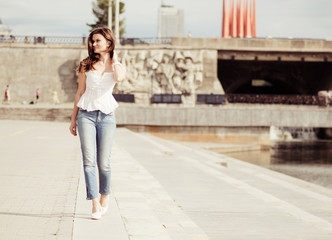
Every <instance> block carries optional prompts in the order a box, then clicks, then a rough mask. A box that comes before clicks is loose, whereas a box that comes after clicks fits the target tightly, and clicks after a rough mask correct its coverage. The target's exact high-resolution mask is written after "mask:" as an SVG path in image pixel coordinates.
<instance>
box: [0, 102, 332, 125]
mask: <svg viewBox="0 0 332 240" xmlns="http://www.w3.org/2000/svg"><path fill="white" fill-rule="evenodd" d="M71 113H72V107H71V105H70V106H66V107H60V106H59V107H50V106H44V107H42V106H40V107H37V106H31V107H30V106H3V107H0V119H17V120H47V121H67V122H68V123H69V122H70V117H71ZM116 118H117V124H118V125H121V126H130V125H132V126H159V127H168V126H172V127H184V128H190V127H191V128H195V127H209V128H217V127H240V128H241V127H243V128H245V127H270V126H281V127H321V128H331V127H332V121H331V119H332V108H325V107H324V108H323V107H318V106H283V105H246V104H229V105H223V106H199V107H193V108H191V107H181V106H167V105H163V104H160V105H158V106H137V105H136V106H135V105H130V104H121V105H120V107H119V108H118V109H117V110H116Z"/></svg>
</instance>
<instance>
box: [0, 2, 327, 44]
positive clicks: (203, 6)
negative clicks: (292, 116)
mask: <svg viewBox="0 0 332 240" xmlns="http://www.w3.org/2000/svg"><path fill="white" fill-rule="evenodd" d="M122 1H123V2H124V3H125V13H124V16H123V17H124V18H125V27H126V33H125V35H124V37H137V38H143V37H151V38H155V37H157V26H158V8H159V7H160V5H161V2H164V4H167V5H172V6H174V7H176V8H179V9H183V10H184V36H187V34H188V33H189V32H190V33H191V35H192V37H199V38H219V37H220V36H221V23H222V0H164V1H161V0H122ZM92 2H96V0H53V1H51V0H28V1H24V0H0V19H1V20H2V22H3V23H4V24H6V25H7V26H9V27H10V28H11V29H12V30H13V32H14V34H16V35H45V36H46V35H51V36H82V35H88V34H89V27H88V26H87V25H86V23H94V22H95V17H94V15H93V13H92ZM331 9H332V1H331V0H256V17H257V36H258V37H272V38H314V39H328V40H332V14H331Z"/></svg>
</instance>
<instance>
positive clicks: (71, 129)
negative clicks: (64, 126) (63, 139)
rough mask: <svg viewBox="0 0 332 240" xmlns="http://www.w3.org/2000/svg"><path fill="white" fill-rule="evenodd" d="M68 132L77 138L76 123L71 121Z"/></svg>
mask: <svg viewBox="0 0 332 240" xmlns="http://www.w3.org/2000/svg"><path fill="white" fill-rule="evenodd" d="M69 131H70V133H71V134H73V135H74V136H77V124H76V121H71V123H70V127H69Z"/></svg>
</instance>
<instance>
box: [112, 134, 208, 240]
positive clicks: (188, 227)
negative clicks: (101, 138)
mask: <svg viewBox="0 0 332 240" xmlns="http://www.w3.org/2000/svg"><path fill="white" fill-rule="evenodd" d="M144 139H145V137H144ZM149 142H150V141H149ZM115 147H116V148H117V149H118V150H120V151H119V152H121V157H120V156H118V157H117V158H116V159H117V160H116V161H117V164H120V165H121V164H125V165H126V162H130V165H129V166H130V167H131V168H135V169H138V172H137V173H135V174H137V175H139V176H137V177H135V176H132V174H131V175H130V176H131V178H130V177H129V178H128V179H127V181H126V182H128V185H129V186H133V185H136V190H134V189H133V190H131V191H130V193H131V194H133V195H135V196H138V195H140V196H141V198H140V202H142V204H143V203H144V202H146V203H147V204H148V205H147V206H148V208H146V209H145V210H144V209H141V211H140V212H139V213H138V216H136V217H135V216H133V213H131V214H129V213H128V211H125V210H126V208H128V207H133V206H132V204H129V205H126V204H125V203H124V202H123V201H124V198H123V197H121V191H123V189H121V190H119V191H120V192H117V190H116V188H115V189H114V196H115V198H116V199H117V202H122V204H119V208H120V213H121V215H122V217H123V218H124V219H127V221H125V225H126V229H127V231H128V232H129V234H133V235H139V232H135V231H136V229H135V226H136V225H135V222H131V221H130V219H135V218H136V219H139V218H140V217H142V216H141V214H142V211H146V213H147V216H148V212H151V211H152V212H153V213H154V215H155V216H150V217H149V219H151V220H150V221H153V222H156V224H157V225H156V226H159V227H161V229H163V232H164V230H166V232H167V233H168V234H169V236H170V239H173V237H174V236H178V235H181V236H182V239H188V240H189V239H195V236H196V237H198V236H199V239H201V240H208V239H210V238H209V237H208V236H207V235H206V234H205V233H204V231H203V230H202V229H201V228H200V227H199V226H198V225H196V223H195V222H193V221H192V220H191V219H190V218H189V217H188V216H187V214H186V213H184V211H183V210H182V209H180V208H179V207H178V206H177V204H176V203H175V202H174V201H173V199H172V198H171V196H170V195H169V194H168V193H167V192H166V191H165V190H164V188H163V187H162V185H161V184H160V183H159V181H158V180H157V179H156V178H154V177H153V176H152V175H151V173H150V172H149V171H148V170H147V169H146V168H145V167H143V166H142V165H141V164H140V163H139V162H138V161H137V160H136V159H135V158H134V157H133V156H132V155H131V154H130V153H129V152H128V151H126V150H124V149H123V148H122V147H120V146H117V144H115ZM119 152H118V153H119ZM117 166H118V167H119V165H117ZM126 166H128V165H126ZM126 170H127V169H122V170H121V171H125V172H124V173H121V172H120V170H119V171H116V170H115V171H116V174H117V175H121V174H128V173H126V172H127V171H126ZM114 185H116V183H114ZM143 185H144V186H145V187H144V188H141V186H143ZM126 195H127V196H128V193H126ZM122 196H123V195H122ZM127 198H128V197H127ZM136 199H137V197H136ZM131 201H132V200H131ZM121 205H122V206H121ZM142 206H143V205H142ZM147 220H148V219H147ZM161 229H160V230H161ZM168 234H167V235H168ZM161 236H163V237H166V235H163V234H162V235H161ZM158 239H159V238H158ZM176 239H177V238H176Z"/></svg>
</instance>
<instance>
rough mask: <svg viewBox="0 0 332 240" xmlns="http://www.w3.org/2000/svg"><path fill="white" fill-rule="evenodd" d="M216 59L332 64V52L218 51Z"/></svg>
mask: <svg viewBox="0 0 332 240" xmlns="http://www.w3.org/2000/svg"><path fill="white" fill-rule="evenodd" d="M218 59H222V60H248V61H285V62H332V52H294V51H268V50H267V51H244V50H219V51H218Z"/></svg>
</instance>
